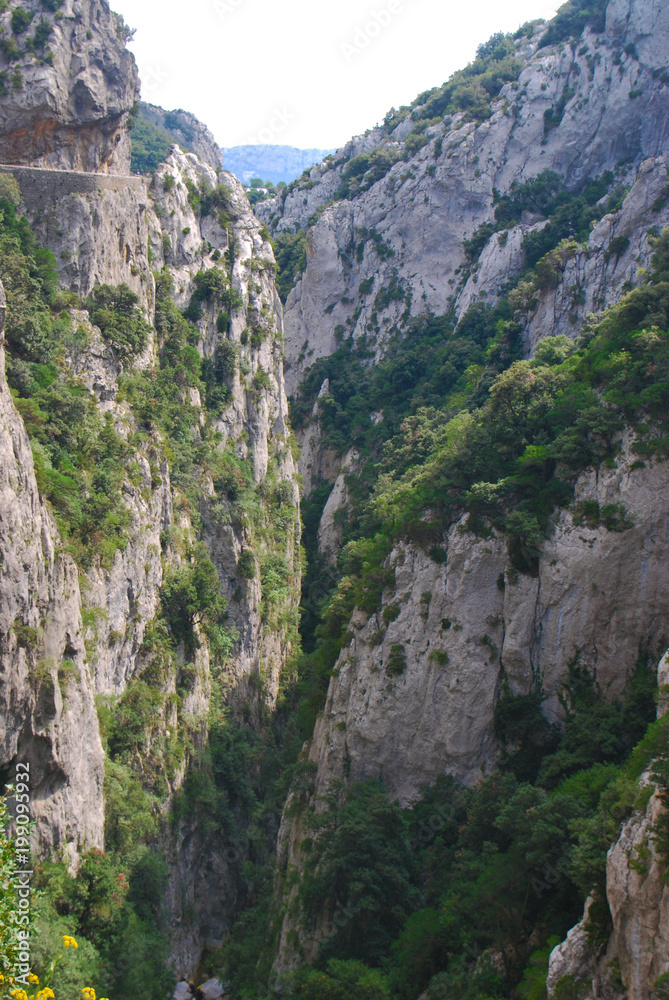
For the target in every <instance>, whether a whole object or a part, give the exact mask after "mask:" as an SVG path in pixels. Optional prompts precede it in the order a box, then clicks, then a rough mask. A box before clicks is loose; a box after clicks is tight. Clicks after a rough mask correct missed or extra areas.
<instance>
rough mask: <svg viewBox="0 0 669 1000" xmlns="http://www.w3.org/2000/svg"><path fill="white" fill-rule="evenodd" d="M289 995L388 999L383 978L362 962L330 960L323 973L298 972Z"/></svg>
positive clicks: (311, 999)
mask: <svg viewBox="0 0 669 1000" xmlns="http://www.w3.org/2000/svg"><path fill="white" fill-rule="evenodd" d="M290 995H291V996H295V997H300V998H304V1000H349V998H350V997H356V1000H390V990H389V987H388V982H387V980H386V977H385V976H383V975H382V974H381V973H380V972H378V971H377V970H376V969H370V968H368V967H367V966H366V965H365V964H364V963H363V962H356V961H347V962H342V961H338V960H337V959H334V958H333V959H330V961H329V962H328V964H327V966H326V968H325V971H324V972H317V971H315V970H307V969H304V970H301V971H300V972H299V973H298V975H297V977H296V979H295V983H294V985H293V989H292V991H291V994H290Z"/></svg>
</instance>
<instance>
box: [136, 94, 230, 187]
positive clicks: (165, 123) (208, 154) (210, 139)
mask: <svg viewBox="0 0 669 1000" xmlns="http://www.w3.org/2000/svg"><path fill="white" fill-rule="evenodd" d="M139 113H140V115H141V116H142V118H144V119H145V120H146V121H147V122H150V123H151V125H156V126H157V127H158V128H161V129H163V131H165V132H167V134H168V135H169V136H171V137H172V139H173V140H174V141H175V142H177V143H179V145H180V146H181V147H182V148H183V149H187V150H189V151H190V152H191V153H195V155H196V156H197V158H198V159H199V160H200V161H201V162H202V163H206V164H207V166H209V167H211V168H212V169H213V170H217V171H218V170H221V169H222V167H223V159H222V157H221V150H220V147H219V146H217V145H216V139H215V138H214V136H213V134H212V132H211V131H210V130H209V129H208V128H207V126H206V125H205V124H204V123H203V122H201V121H200V120H199V119H198V118H196V117H195V115H192V114H191V113H190V111H182V110H181V109H180V108H179V109H178V110H177V111H165V109H164V108H159V107H158V106H157V105H155V104H146V103H145V102H144V101H142V103H141V104H140V106H139Z"/></svg>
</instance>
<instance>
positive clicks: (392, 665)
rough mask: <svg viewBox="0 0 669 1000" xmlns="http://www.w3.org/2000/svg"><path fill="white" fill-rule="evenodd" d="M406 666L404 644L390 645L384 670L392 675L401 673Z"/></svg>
mask: <svg viewBox="0 0 669 1000" xmlns="http://www.w3.org/2000/svg"><path fill="white" fill-rule="evenodd" d="M406 668H407V658H406V653H405V651H404V646H401V645H396V646H391V647H390V656H389V657H388V661H387V663H386V670H387V671H388V673H389V674H390V675H391V676H392V677H396V676H398V675H399V674H403V673H404V671H405V670H406Z"/></svg>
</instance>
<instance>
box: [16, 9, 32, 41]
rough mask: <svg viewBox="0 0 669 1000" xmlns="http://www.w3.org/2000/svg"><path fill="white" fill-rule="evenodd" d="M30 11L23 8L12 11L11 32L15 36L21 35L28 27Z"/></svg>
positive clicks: (30, 19) (30, 17) (30, 16)
mask: <svg viewBox="0 0 669 1000" xmlns="http://www.w3.org/2000/svg"><path fill="white" fill-rule="evenodd" d="M33 16H34V15H33V14H32V13H31V11H29V10H26V9H25V7H15V8H14V10H13V11H12V21H11V23H12V31H13V32H14V34H15V35H22V34H23V32H24V31H27V29H28V28H29V27H30V24H31V22H32V19H33Z"/></svg>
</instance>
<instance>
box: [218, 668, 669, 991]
mask: <svg viewBox="0 0 669 1000" xmlns="http://www.w3.org/2000/svg"><path fill="white" fill-rule="evenodd" d="M631 674H632V679H631V681H630V685H629V688H628V691H627V695H626V698H625V699H624V701H623V702H621V703H614V704H609V703H606V702H605V701H604V700H603V698H602V695H601V693H600V692H599V690H598V688H597V686H596V685H595V684H594V683H593V681H592V678H590V677H588V676H587V675H585V674H583V673H582V672H579V671H578V669H574V671H573V672H572V675H571V678H570V680H569V682H568V684H567V685H566V687H565V692H564V703H565V707H566V709H567V721H566V725H565V726H564V728H561V727H558V726H551V725H549V724H548V723H547V722H546V719H545V717H544V716H543V714H542V712H541V700H542V699H541V695H540V693H536V694H534V695H531V696H523V697H513V696H510V695H508V694H507V695H506V696H505V697H504V698H503V699H502V701H501V702H500V704H499V708H498V711H497V715H496V727H497V735H498V737H499V738H500V739H501V741H502V742H503V744H504V745H506V747H507V752H506V754H505V756H504V758H503V760H502V762H501V767H500V769H499V770H497V771H496V772H495V773H493V774H492V775H490V777H488V778H487V779H486V780H485V781H484V782H483V783H482V784H480V785H479V786H478V787H477V788H476V789H465V788H463V787H462V786H460V785H458V784H457V783H456V782H455V781H454V780H453V779H451V778H443V779H441V780H440V781H438V782H437V784H436V785H435V786H434V787H432V788H430V789H426V791H425V794H424V796H423V798H422V800H421V801H420V802H419V803H417V804H416V805H415V806H414V807H412V808H411V809H407V810H401V809H400V808H399V807H398V806H397V805H396V804H394V803H392V802H390V801H389V800H388V798H387V796H386V794H385V791H384V789H383V785H382V784H381V783H380V782H377V781H367V782H362V783H360V784H357V785H352V786H349V787H340V786H338V785H335V786H333V787H332V788H331V789H330V792H329V793H328V794H327V795H326V796H325V798H324V800H323V802H322V803H321V806H320V807H319V809H318V811H317V812H314V813H312V812H308V813H306V814H305V815H303V824H304V826H303V829H304V830H305V832H306V835H307V839H306V840H305V841H304V843H303V845H302V847H303V851H304V852H305V857H306V870H305V874H304V877H303V879H302V881H301V884H300V886H299V893H298V901H297V905H298V907H299V908H298V910H297V913H299V914H300V919H301V921H302V923H303V925H304V926H305V927H306V928H307V929H308V928H310V927H311V926H313V923H314V921H315V920H316V919H318V918H319V917H321V916H322V914H323V913H327V914H329V916H330V919H331V921H332V924H333V930H334V933H333V935H332V936H330V937H328V938H327V939H326V940H325V941H323V943H322V944H321V947H320V951H319V954H318V958H317V960H316V963H315V967H314V969H308V968H304V969H302V970H300V971H299V972H298V975H297V977H296V979H295V982H294V983H293V986H292V988H291V989H289V995H290V996H295V997H304V996H307V997H314V998H316V997H319V998H320V997H323V996H327V997H332V998H334V1000H340V998H341V1000H344V998H346V1000H348V997H350V996H351V995H352V994H351V992H349V991H350V990H352V989H355V993H354V995H356V996H358V995H360V996H364V997H368V998H370V1000H383V998H390V997H393V998H397V1000H404V998H406V1000H414V998H415V997H416V996H418V995H419V993H422V991H423V990H424V989H425V988H426V987H427V986H428V984H430V993H429V996H430V998H434V1000H447V998H450V997H454V996H458V997H462V998H464V1000H502V998H509V997H512V996H513V997H523V998H527V1000H535V998H541V997H545V980H546V972H547V959H548V952H549V951H550V948H551V947H553V946H554V945H555V944H556V943H557V941H558V940H561V939H562V938H563V937H564V935H565V933H566V931H567V930H568V929H569V928H570V927H571V926H572V925H573V924H574V923H575V922H576V921H577V920H578V919H579V918H580V916H581V914H582V910H583V904H584V900H585V898H586V897H587V896H588V895H589V894H590V893H594V903H593V905H592V906H591V909H590V921H591V922H590V925H589V929H588V933H589V935H590V937H591V939H592V940H593V941H603V940H606V937H607V935H608V933H609V931H610V914H609V912H608V907H607V904H606V898H605V894H604V875H605V863H606V851H607V850H608V848H609V846H610V844H611V842H612V841H613V840H614V839H615V838H616V837H617V832H618V830H619V827H620V823H621V822H622V821H623V820H624V819H625V817H626V816H628V815H629V814H630V813H631V811H633V809H635V808H639V807H641V806H643V805H644V804H645V802H646V801H647V799H648V797H649V795H650V789H644V790H642V791H640V790H639V785H638V779H639V776H640V774H641V772H642V771H643V770H644V768H646V767H647V766H648V764H649V762H650V761H651V760H653V759H654V758H656V757H660V758H661V759H664V758H665V757H666V754H667V746H668V736H669V733H668V732H667V729H668V723H667V720H666V719H665V720H663V721H662V722H661V723H655V722H652V720H653V718H654V715H655V702H654V697H653V694H654V685H655V678H654V669H653V666H652V665H651V664H650V662H649V660H648V658H647V657H646V656H645V655H642V656H641V657H640V660H639V663H638V664H637V666H636V668H634V667H632V670H631ZM637 743H638V746H636V749H635V745H636V744H637ZM665 770H666V767H665ZM662 774H664V771H663V772H662ZM302 780H303V782H306V783H307V784H308V780H309V778H308V775H305V776H304V778H303V779H302ZM658 781H659V783H660V786H661V787H662V788H664V787H665V785H666V777H662V776H661V775H660V774H659V773H658ZM294 788H295V790H296V791H298V790H299V788H300V784H299V783H298V784H295V785H294ZM633 860H635V859H633ZM638 862H639V864H641V863H642V862H643V859H638ZM256 879H257V880H258V875H257V873H256ZM258 881H259V880H258ZM285 888H287V887H285ZM293 906H295V904H293ZM275 919H276V912H273V911H272V908H271V894H269V893H267V892H264V893H263V892H260V894H259V899H258V903H257V905H256V907H255V909H253V910H250V911H248V912H247V913H246V914H244V915H243V916H242V918H241V921H240V923H239V925H238V926H237V927H236V929H235V930H234V932H233V936H232V941H231V943H230V945H229V946H228V947H227V949H226V950H225V951H224V953H223V962H224V963H225V964H224V968H225V971H226V973H227V974H229V975H231V976H232V980H233V987H234V995H235V996H239V997H244V998H265V997H266V996H268V994H267V992H266V979H267V973H268V969H269V965H268V957H269V959H270V960H271V944H272V942H273V940H274V932H275V928H274V927H273V920H275ZM268 942H269V943H270V947H268V946H267V943H268ZM616 974H617V973H616V970H615V969H612V970H611V977H612V979H611V982H612V983H614V982H615V976H616ZM561 988H562V989H563V993H564V998H565V1000H566V998H567V997H570V996H572V993H570V992H569V990H570V989H572V990H574V989H575V990H576V992H574V993H573V995H574V996H576V995H577V992H578V989H580V985H579V984H574V983H570V982H565V983H563V984H562V987H561ZM560 995H561V996H562V994H560Z"/></svg>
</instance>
